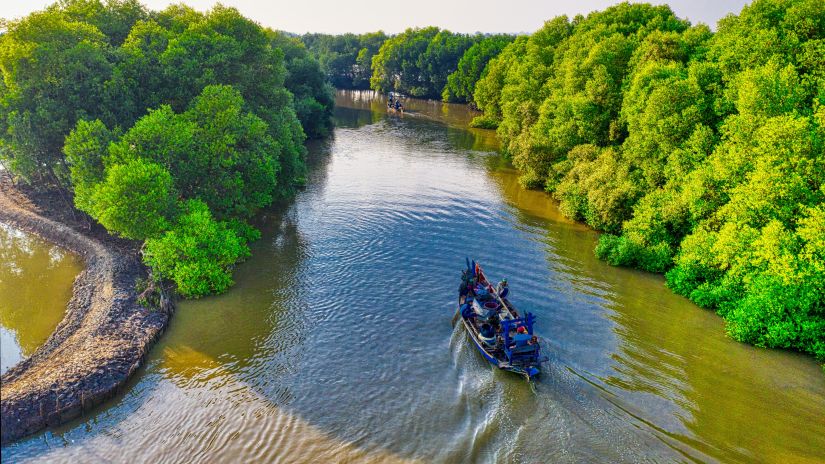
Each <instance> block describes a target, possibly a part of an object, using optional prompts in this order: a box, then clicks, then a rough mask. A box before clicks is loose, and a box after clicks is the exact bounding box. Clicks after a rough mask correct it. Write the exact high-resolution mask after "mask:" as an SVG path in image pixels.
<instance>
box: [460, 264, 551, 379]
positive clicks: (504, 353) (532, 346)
mask: <svg viewBox="0 0 825 464" xmlns="http://www.w3.org/2000/svg"><path fill="white" fill-rule="evenodd" d="M508 293H509V289H508V287H507V286H506V282H505V283H504V286H503V287H502V288H499V289H496V288H493V286H492V285H491V284H490V282H489V281H488V280H487V277H486V276H485V275H484V271H483V270H482V269H481V266H480V265H478V263H476V262H475V261H473V262H472V263H471V262H470V260H469V259H468V260H467V269H465V270H464V271H463V272H462V283H461V287H460V290H459V297H458V315H459V316H460V317H461V320H462V322H463V323H464V327H465V328H466V329H467V333H469V334H470V337H471V338H472V339H473V342H474V343H475V345H476V347H477V348H478V351H480V352H481V354H482V355H483V356H484V358H485V359H487V361H489V362H490V363H491V364H492V365H494V366H496V367H498V368H499V369H502V370H505V371H510V372H515V373H517V374H521V375H524V376H525V377H527V380H531V379H533V378H534V377H536V376H537V375H539V374H540V373H541V363H542V362H545V361H547V358H546V357H543V356H542V355H541V347H540V346H539V343H538V338H537V337H536V336H535V335H534V334H533V324H534V323H535V322H536V316H535V315H533V314H531V313H527V314H525V315H524V316H521V315H519V313H518V310H516V308H515V306H513V304H512V303H511V302H510V300H508V299H507V294H508Z"/></svg>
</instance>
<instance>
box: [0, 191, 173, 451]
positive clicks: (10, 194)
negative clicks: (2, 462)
mask: <svg viewBox="0 0 825 464" xmlns="http://www.w3.org/2000/svg"><path fill="white" fill-rule="evenodd" d="M61 201H62V200H61V199H60V198H53V197H47V196H38V195H36V194H34V193H30V192H29V193H27V192H22V191H21V190H20V189H18V188H16V187H15V186H14V185H13V184H12V182H11V180H10V179H9V178H8V176H2V177H0V222H3V223H6V224H8V225H10V226H12V227H14V228H17V229H20V230H23V231H26V232H29V233H32V234H35V235H38V236H40V237H41V238H43V239H45V240H47V241H50V242H52V243H54V244H56V245H58V246H60V247H63V248H65V249H67V250H69V251H71V252H73V253H76V254H78V255H79V256H81V257H82V259H83V260H84V263H85V269H84V270H83V271H82V272H81V273H80V274H79V275H78V276H77V278H76V280H75V282H74V287H73V292H72V297H71V299H70V300H69V303H68V305H67V308H66V315H65V317H64V319H63V320H62V321H61V322H60V324H58V326H57V328H56V329H55V331H54V333H52V335H51V336H50V337H49V339H48V340H47V341H46V342H45V343H44V344H43V345H42V346H41V347H40V348H39V349H37V351H35V352H34V353H33V354H32V356H30V357H29V358H27V359H25V360H23V361H21V362H20V363H19V364H17V365H16V366H14V367H12V368H10V369H9V370H8V371H7V372H6V373H4V374H3V375H2V377H0V384H1V386H2V390H1V392H2V395H0V397H1V398H0V420H1V422H0V428H2V434H0V439H1V440H2V443H3V444H6V443H9V442H11V441H14V440H17V439H19V438H21V437H24V436H26V435H28V434H31V433H34V432H37V431H39V430H42V429H43V428H45V427H49V426H54V425H58V424H61V423H64V422H66V421H68V420H71V419H73V418H76V417H78V416H80V415H81V414H83V412H84V411H87V410H89V409H90V408H92V407H94V406H96V405H98V404H100V403H101V402H103V401H105V400H106V399H108V398H111V397H112V396H114V394H115V393H116V392H117V391H118V389H119V388H120V387H121V386H122V385H124V384H125V382H126V381H127V379H129V377H130V376H131V375H132V374H134V372H135V371H136V370H137V369H138V368H139V367H140V365H141V364H142V362H143V360H144V358H145V356H146V354H147V353H148V351H149V347H150V346H151V345H152V343H153V342H154V341H155V340H156V339H157V338H158V336H159V335H160V334H161V333H162V332H163V330H164V329H165V328H166V325H167V323H168V322H169V317H170V315H171V310H172V303H171V301H170V300H169V298H167V297H166V296H163V297H162V298H161V305H160V308H157V309H149V308H146V307H144V306H142V305H140V304H139V303H138V293H137V284H138V282H139V280H140V279H146V277H147V271H146V268H145V267H144V266H143V264H141V262H140V259H139V255H138V253H137V250H136V249H135V247H134V245H133V244H130V243H128V242H123V241H119V240H115V239H110V238H107V237H106V235H105V233H102V232H101V231H100V230H98V229H95V228H93V227H91V226H88V225H86V224H84V222H83V219H82V218H80V215H79V214H77V213H76V212H74V211H73V210H72V209H71V207H70V206H68V205H61ZM61 206H63V207H61Z"/></svg>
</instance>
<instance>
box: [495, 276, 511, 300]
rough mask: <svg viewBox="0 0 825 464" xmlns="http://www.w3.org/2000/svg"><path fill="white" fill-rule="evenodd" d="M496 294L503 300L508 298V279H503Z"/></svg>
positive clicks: (497, 287) (497, 286)
mask: <svg viewBox="0 0 825 464" xmlns="http://www.w3.org/2000/svg"><path fill="white" fill-rule="evenodd" d="M496 293H498V296H500V297H501V298H506V297H507V295H509V294H510V287H508V286H507V279H501V282H499V283H498V285H496Z"/></svg>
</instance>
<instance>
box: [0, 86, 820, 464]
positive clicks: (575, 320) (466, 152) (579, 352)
mask: <svg viewBox="0 0 825 464" xmlns="http://www.w3.org/2000/svg"><path fill="white" fill-rule="evenodd" d="M407 107H408V109H410V110H411V112H409V113H407V114H405V115H403V116H401V115H395V114H389V115H388V114H385V111H384V106H383V101H382V100H380V99H379V98H373V97H372V96H371V94H369V93H352V92H339V93H338V95H337V109H336V113H335V117H336V123H337V128H336V130H335V133H334V137H333V138H332V139H330V140H329V141H326V142H323V143H319V144H315V145H312V146H311V150H310V151H311V154H310V158H311V161H312V163H311V164H312V167H311V169H310V173H309V176H308V179H309V182H308V186H307V188H306V189H305V190H303V191H301V192H300V193H299V194H298V195H297V196H296V197H295V198H293V199H291V200H289V201H285V202H283V203H281V204H279V205H275V207H274V208H273V210H272V211H273V212H269V213H266V214H264V215H263V216H262V217H261V218H260V221H259V226H260V227H261V229H262V231H263V238H262V239H261V240H260V241H258V242H256V243H255V244H253V254H252V257H251V258H250V259H249V260H248V261H247V262H245V263H244V264H242V265H240V266H239V267H238V269H237V270H236V272H235V280H236V282H237V284H236V286H235V287H234V288H233V289H232V290H230V291H229V292H227V293H226V294H224V295H221V296H217V297H210V298H204V299H201V300H195V301H185V302H181V303H180V305H179V309H178V311H177V313H176V315H175V316H174V318H173V319H172V322H171V325H170V327H169V330H168V331H167V333H166V334H165V335H164V336H163V338H162V339H161V341H160V342H159V343H158V344H157V345H156V346H155V347H154V348H153V350H152V353H151V356H150V358H149V359H148V362H147V363H146V366H145V368H143V369H141V371H140V372H139V374H138V375H137V376H136V377H135V378H134V379H133V380H132V381H131V382H130V383H129V385H128V386H127V388H126V389H125V391H124V393H123V394H121V395H120V396H119V397H117V398H116V399H114V400H112V401H111V402H109V403H107V405H106V406H105V407H102V408H99V409H97V410H96V411H95V412H94V413H93V414H90V415H88V416H87V417H85V418H83V419H82V420H78V421H75V422H73V423H70V424H67V425H66V426H63V427H59V428H57V429H54V430H52V431H49V432H46V433H41V434H39V435H36V436H34V437H31V438H29V439H26V440H24V441H22V442H20V443H17V444H13V445H11V446H7V447H5V448H4V449H3V460H4V462H6V460H7V459H8V460H9V461H8V462H18V461H19V462H27V461H32V462H34V461H47V460H48V461H52V462H77V461H95V462H96V461H124V462H159V461H162V462H251V461H257V462H306V463H318V462H370V463H371V462H375V463H383V462H424V463H429V462H445V463H452V462H482V463H487V462H501V463H521V462H524V463H538V462H542V463H544V462H641V461H656V462H674V461H675V462H690V461H697V462H716V461H721V462H795V463H804V462H822V459H823V458H824V457H825V420H823V417H825V375H823V371H822V369H821V367H820V366H819V365H818V364H817V363H816V362H815V361H814V360H813V359H812V358H810V357H807V356H803V355H800V354H798V353H792V352H785V351H779V350H764V349H759V348H754V347H751V346H747V345H744V344H740V343H736V342H734V341H732V340H730V339H729V338H726V337H725V335H724V326H723V322H722V321H721V319H719V318H718V317H717V316H716V315H715V314H713V313H711V312H709V311H705V310H702V309H700V308H698V307H696V306H695V305H694V304H692V303H691V302H689V301H688V300H686V299H684V298H681V297H679V296H676V295H674V294H673V293H671V292H670V291H669V290H668V289H667V288H665V286H664V281H663V279H662V277H661V276H657V275H652V274H646V273H642V272H637V271H633V270H628V269H621V268H615V267H611V266H609V265H607V264H605V263H603V262H600V261H598V260H597V259H596V258H595V257H594V255H593V247H594V245H595V242H596V239H597V234H596V233H595V232H593V231H591V230H589V229H587V228H586V227H584V226H582V225H580V224H577V223H574V222H571V221H569V220H566V219H564V218H563V217H562V216H561V215H560V214H559V212H558V210H557V208H556V206H555V204H554V203H553V202H552V201H551V200H550V199H549V198H548V197H547V196H546V195H545V194H543V193H541V192H530V191H524V190H522V189H520V188H519V186H518V183H517V180H516V179H517V173H516V172H514V171H513V170H512V168H510V167H509V166H508V165H507V163H506V162H505V161H503V160H502V159H501V158H500V157H499V156H498V155H497V154H496V153H495V150H496V139H495V134H494V133H493V132H491V131H484V130H469V129H465V126H466V123H467V121H468V120H469V118H470V117H471V116H472V114H471V113H470V112H469V111H468V110H467V109H466V108H465V107H462V106H458V105H442V104H440V103H435V102H421V101H411V102H408V104H407ZM465 256H470V257H475V258H476V259H478V260H479V261H480V262H481V263H482V264H483V265H484V267H485V269H486V271H487V273H488V274H489V275H490V276H491V277H492V278H493V279H498V278H502V277H507V278H508V281H509V283H510V288H511V295H512V298H511V299H512V300H513V302H514V303H515V304H516V305H518V306H519V307H520V308H521V309H523V310H530V311H532V312H534V313H535V314H536V315H537V316H538V318H539V322H538V326H537V327H538V331H539V332H540V334H541V335H542V336H543V338H542V344H543V347H544V350H545V352H546V353H547V354H549V356H550V361H549V362H548V363H547V364H546V365H545V368H544V373H543V375H542V378H541V379H540V380H539V381H538V382H536V383H535V384H533V385H531V384H528V383H527V382H525V381H524V379H523V378H521V377H517V376H515V375H512V374H508V373H505V372H501V371H498V370H496V369H493V368H491V367H490V366H489V365H488V364H487V363H486V362H485V361H484V360H483V359H482V358H481V356H480V355H479V354H478V353H477V352H476V351H475V349H474V347H473V346H471V344H470V340H469V339H468V338H467V335H466V334H465V333H464V332H463V329H462V328H461V327H460V326H456V327H453V326H452V325H451V319H452V316H453V312H454V308H455V307H454V305H455V300H456V297H457V288H458V283H459V277H460V271H461V267H462V266H463V264H464V258H465Z"/></svg>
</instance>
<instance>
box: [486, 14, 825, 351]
mask: <svg viewBox="0 0 825 464" xmlns="http://www.w3.org/2000/svg"><path fill="white" fill-rule="evenodd" d="M823 44H825V4H823V3H822V2H820V1H817V0H755V1H754V2H753V3H752V4H751V5H749V6H746V7H745V8H743V10H742V11H741V13H740V14H739V15H730V16H728V17H726V18H724V19H723V20H721V21H720V22H719V25H718V31H717V32H716V33H713V32H711V31H710V29H708V28H707V27H705V26H703V25H699V26H691V25H690V24H689V23H687V22H686V21H684V20H681V19H679V18H677V17H675V16H674V15H673V13H672V12H671V10H670V9H669V8H668V7H666V6H651V5H646V4H627V3H624V4H619V5H616V6H613V7H610V8H608V9H606V10H604V11H601V12H595V13H591V14H590V15H588V16H586V17H584V16H577V17H576V18H574V19H573V20H569V19H568V18H565V17H560V18H556V19H553V20H551V21H548V22H547V23H546V24H545V26H544V27H543V28H542V29H541V30H539V31H537V32H536V33H534V34H532V35H531V36H529V37H528V38H523V37H520V38H519V39H517V40H516V41H515V42H512V43H510V44H509V45H507V46H506V47H505V48H504V49H503V51H502V52H501V53H500V54H499V55H498V56H496V57H495V58H493V59H492V60H491V61H490V62H489V63H488V65H487V67H486V68H485V70H484V72H483V76H482V78H481V79H480V80H479V81H478V82H477V83H476V85H475V89H474V99H475V101H476V103H477V105H478V107H479V108H480V109H482V110H483V111H484V116H483V117H481V118H478V121H479V122H478V124H479V125H483V126H494V127H495V126H497V127H498V129H497V131H498V135H499V137H500V140H501V142H502V149H503V151H504V152H505V154H506V155H507V156H509V157H510V158H511V159H512V161H513V163H514V165H515V166H516V167H517V168H519V169H520V170H521V171H522V173H523V174H522V177H521V181H522V183H523V185H525V186H526V187H530V188H543V189H545V190H547V191H548V192H550V193H552V194H553V196H555V197H556V198H557V199H558V200H559V202H560V208H561V210H562V212H564V213H565V214H566V215H568V216H570V217H572V218H575V219H579V220H583V221H585V222H587V223H588V224H589V225H591V226H592V227H594V228H596V229H599V230H603V231H607V232H609V233H608V234H604V235H602V236H601V239H600V241H599V245H598V247H597V249H596V253H597V255H598V256H599V257H601V258H603V259H606V260H607V261H608V262H610V263H612V264H617V265H627V266H635V267H639V268H642V269H645V270H649V271H654V272H666V277H667V283H668V285H669V286H670V287H671V288H672V289H673V290H674V291H676V292H677V293H680V294H682V295H685V296H687V297H689V298H691V299H692V300H693V301H695V302H696V303H697V304H699V305H700V306H703V307H707V308H712V309H715V310H716V311H717V312H718V313H719V314H720V315H722V316H723V317H724V318H725V319H726V320H727V321H728V324H727V330H728V332H729V333H730V334H731V335H732V336H733V337H734V338H736V339H738V340H742V341H746V342H749V343H754V344H756V345H759V346H769V347H783V348H795V349H799V350H802V351H807V352H810V353H813V354H815V355H816V356H818V357H819V358H820V359H825V285H823V282H825V273H823V271H824V270H825V260H824V258H825V253H823V250H825V249H823V243H825V242H823V240H822V237H823V230H825V221H823V219H824V218H825V217H823V200H824V199H825V187H823V184H825V138H823V136H824V135H825V129H823V127H825V126H823V123H825V106H823V105H824V104H825V61H823V59H822V57H823V56H825V53H823V52H825V48H823Z"/></svg>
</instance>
